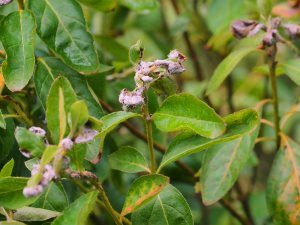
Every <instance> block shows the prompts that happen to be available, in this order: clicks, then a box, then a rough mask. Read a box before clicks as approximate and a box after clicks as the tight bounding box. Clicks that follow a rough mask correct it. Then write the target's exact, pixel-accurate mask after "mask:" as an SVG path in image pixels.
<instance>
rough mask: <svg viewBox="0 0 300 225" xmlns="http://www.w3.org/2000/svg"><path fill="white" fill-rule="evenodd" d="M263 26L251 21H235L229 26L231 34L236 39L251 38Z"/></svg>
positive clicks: (263, 27)
mask: <svg viewBox="0 0 300 225" xmlns="http://www.w3.org/2000/svg"><path fill="white" fill-rule="evenodd" d="M264 29H265V26H264V25H262V24H260V23H258V22H256V21H253V20H236V21H234V22H233V23H232V25H231V32H232V34H233V36H234V37H235V38H237V39H242V38H245V37H249V36H253V35H255V34H257V33H258V32H259V31H260V30H264Z"/></svg>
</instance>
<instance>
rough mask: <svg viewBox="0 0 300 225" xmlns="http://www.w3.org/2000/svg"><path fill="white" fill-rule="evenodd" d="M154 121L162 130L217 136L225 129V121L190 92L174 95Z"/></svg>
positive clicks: (210, 136)
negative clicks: (186, 131)
mask: <svg viewBox="0 0 300 225" xmlns="http://www.w3.org/2000/svg"><path fill="white" fill-rule="evenodd" d="M152 118H153V121H154V123H155V125H156V127H157V128H158V129H160V130H162V131H167V132H170V131H182V130H188V131H193V132H195V133H197V134H199V135H201V136H204V137H208V138H215V137H217V136H219V135H221V134H222V133H223V132H224V131H225V123H224V121H223V120H222V118H221V117H220V116H218V115H217V114H216V112H215V111H214V110H213V109H212V108H210V107H209V106H208V105H207V104H206V103H204V102H202V101H201V100H199V99H198V98H196V97H194V96H193V95H190V94H186V93H183V94H179V95H173V96H170V97H169V98H167V99H166V101H164V103H163V104H162V106H161V107H160V108H159V109H158V110H157V111H156V112H155V113H154V115H153V117H152Z"/></svg>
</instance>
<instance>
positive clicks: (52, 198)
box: [32, 182, 69, 212]
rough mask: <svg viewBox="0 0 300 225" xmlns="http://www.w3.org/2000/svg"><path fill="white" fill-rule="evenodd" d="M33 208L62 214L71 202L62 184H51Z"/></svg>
mask: <svg viewBox="0 0 300 225" xmlns="http://www.w3.org/2000/svg"><path fill="white" fill-rule="evenodd" d="M32 206H33V207H37V208H43V209H48V210H52V211H58V212H62V211H63V210H64V209H65V208H67V207H68V206H69V201H68V197H67V193H66V192H65V190H64V187H63V186H62V184H61V183H54V182H51V183H50V184H49V186H48V187H46V189H45V190H44V191H43V193H42V194H41V196H40V197H39V198H38V199H37V200H36V201H35V203H34V204H33V205H32Z"/></svg>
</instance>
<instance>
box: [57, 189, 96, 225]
mask: <svg viewBox="0 0 300 225" xmlns="http://www.w3.org/2000/svg"><path fill="white" fill-rule="evenodd" d="M97 194H98V192H96V191H93V192H90V193H87V194H84V195H82V196H81V197H80V198H78V199H77V200H75V202H73V203H72V204H70V206H69V207H68V208H67V209H66V210H64V211H63V214H62V215H61V216H59V217H57V218H56V219H55V220H54V221H53V222H52V223H51V224H52V225H66V224H72V225H85V224H86V220H87V218H88V215H89V214H90V213H91V212H92V210H93V209H94V205H95V202H96V199H97Z"/></svg>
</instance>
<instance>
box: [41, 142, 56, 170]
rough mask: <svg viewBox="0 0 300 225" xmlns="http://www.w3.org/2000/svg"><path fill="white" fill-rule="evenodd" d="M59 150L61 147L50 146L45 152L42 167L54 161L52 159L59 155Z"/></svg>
mask: <svg viewBox="0 0 300 225" xmlns="http://www.w3.org/2000/svg"><path fill="white" fill-rule="evenodd" d="M58 150H59V147H58V146H56V145H48V146H47V148H46V149H45V151H44V154H43V155H42V158H41V161H40V165H41V166H45V165H46V164H48V163H49V162H51V161H52V159H53V158H54V157H55V155H56V154H57V151H58Z"/></svg>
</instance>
